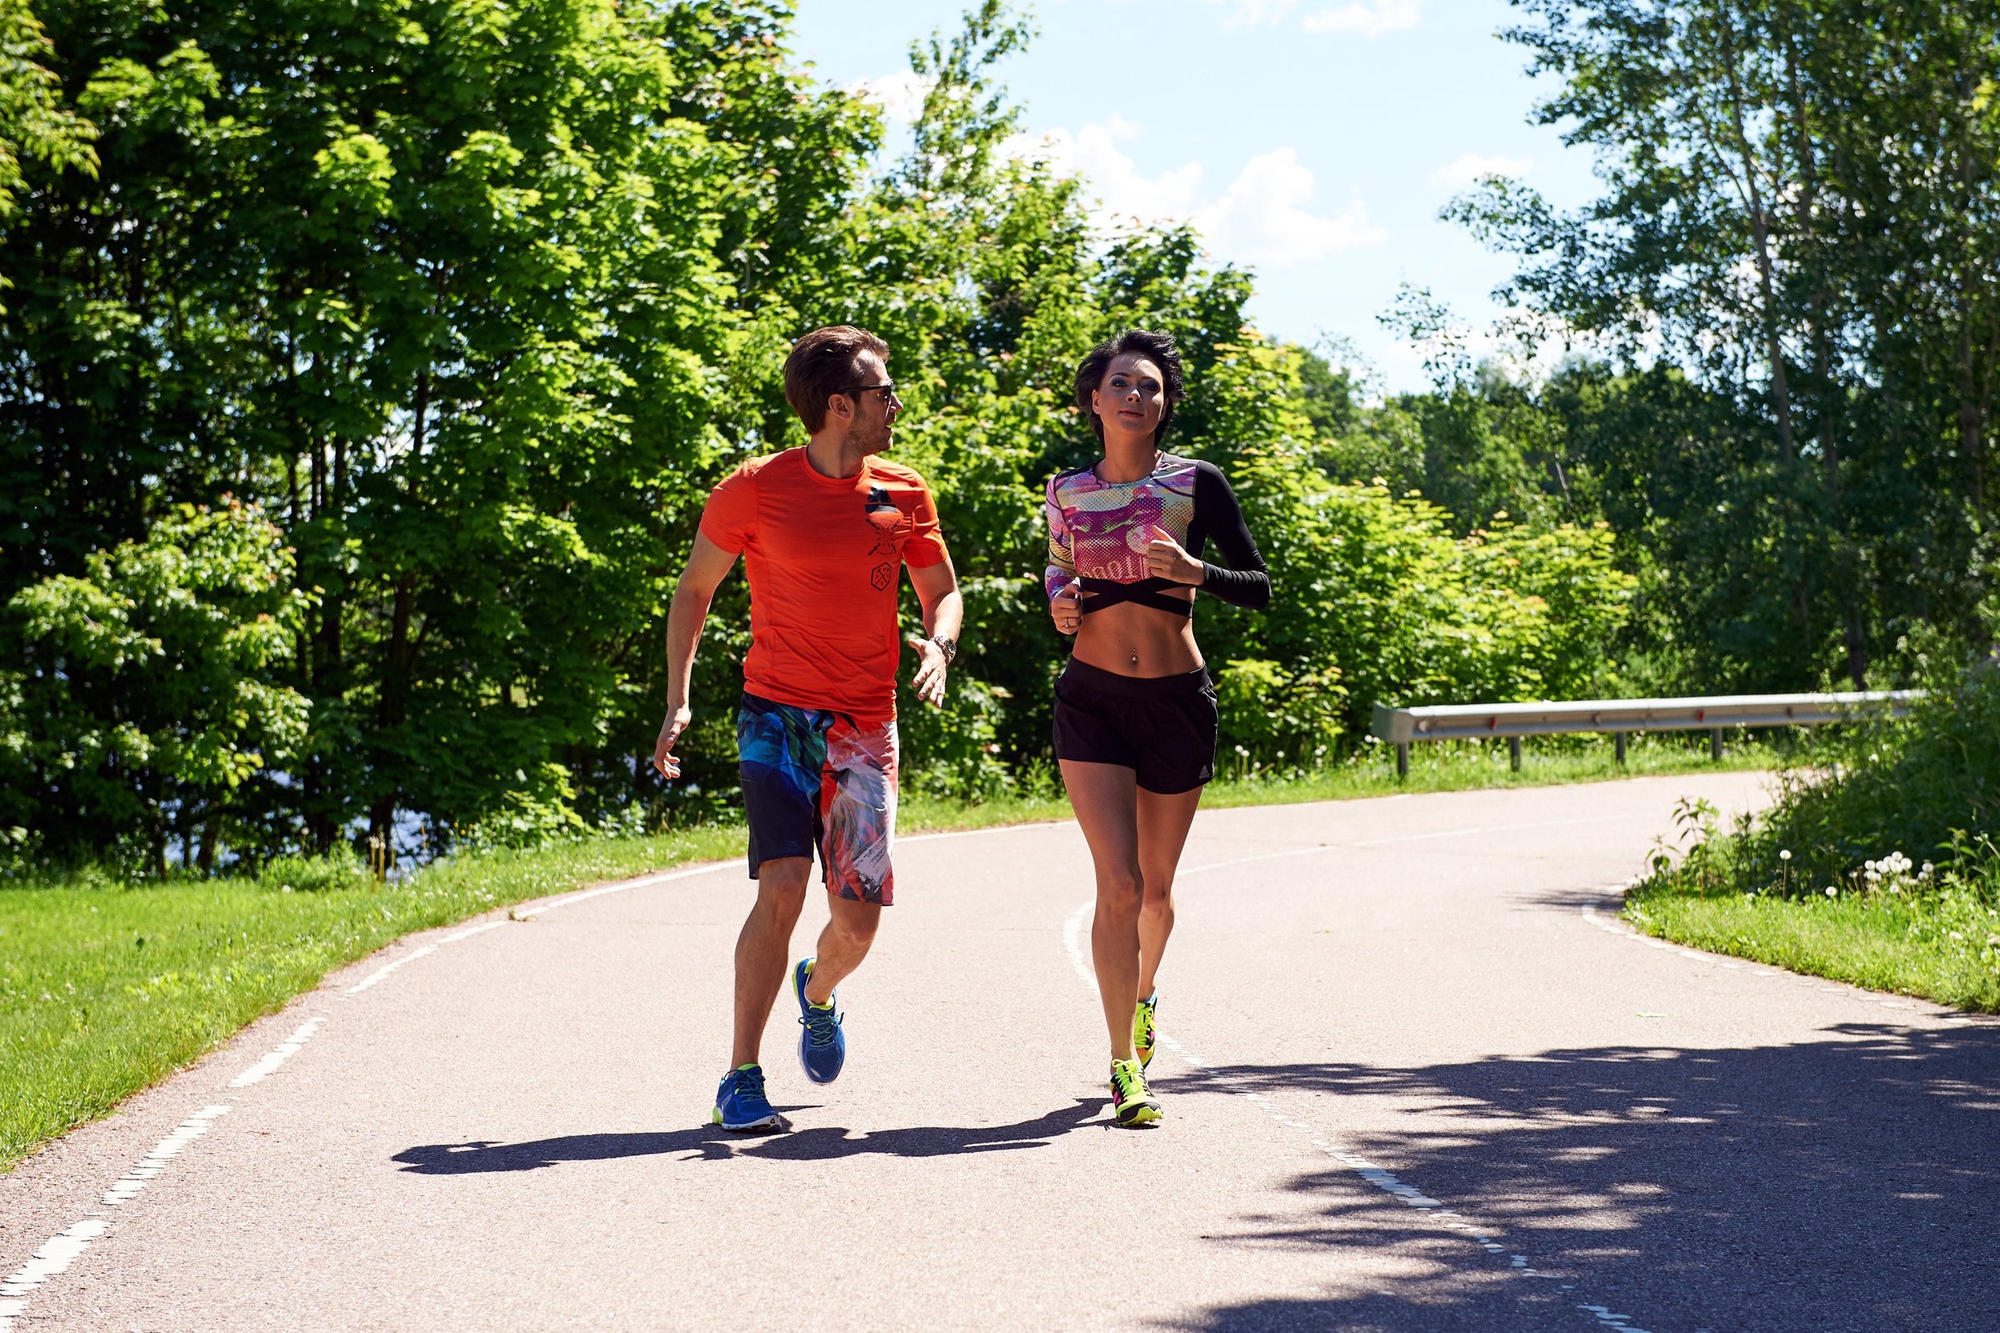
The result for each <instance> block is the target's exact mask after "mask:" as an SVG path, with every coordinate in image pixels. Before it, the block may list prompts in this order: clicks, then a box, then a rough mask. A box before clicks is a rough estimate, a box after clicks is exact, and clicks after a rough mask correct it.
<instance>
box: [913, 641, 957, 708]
mask: <svg viewBox="0 0 2000 1333" xmlns="http://www.w3.org/2000/svg"><path fill="white" fill-rule="evenodd" d="M910 647H912V648H914V649H916V650H917V656H918V657H920V658H922V659H923V660H922V661H920V662H919V663H918V664H917V675H916V679H914V680H912V681H911V682H910V687H911V688H912V689H914V690H916V692H917V697H918V698H919V699H922V700H923V701H924V702H925V703H927V704H929V705H930V706H931V707H933V708H939V707H942V706H943V705H944V673H945V668H946V667H947V666H949V665H950V664H949V663H947V662H946V661H945V660H944V649H942V648H940V647H938V646H937V645H936V644H934V643H932V642H931V641H930V640H929V639H926V638H921V637H919V636H918V635H915V634H912V635H911V636H910Z"/></svg>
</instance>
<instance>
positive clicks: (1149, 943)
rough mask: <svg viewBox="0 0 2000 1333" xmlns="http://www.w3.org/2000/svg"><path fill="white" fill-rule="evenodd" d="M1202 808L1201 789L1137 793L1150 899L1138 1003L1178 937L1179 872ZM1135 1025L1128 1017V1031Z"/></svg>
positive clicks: (1142, 926)
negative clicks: (1176, 888) (1169, 940)
mask: <svg viewBox="0 0 2000 1333" xmlns="http://www.w3.org/2000/svg"><path fill="white" fill-rule="evenodd" d="M1200 804H1201V788H1200V787H1196V788H1195V789H1194V790H1193V791H1181V792H1175V793H1174V794H1173V795H1171V796H1166V795H1162V794H1161V793H1159V792H1156V791H1147V790H1146V789H1145V788H1144V787H1140V788H1138V809H1137V811H1136V812H1135V813H1136V815H1137V821H1136V822H1137V825H1138V831H1139V878H1140V880H1141V882H1142V883H1143V884H1144V885H1145V899H1144V901H1143V902H1142V903H1141V904H1140V907H1139V989H1138V990H1137V991H1135V992H1134V993H1133V1003H1134V1004H1136V1003H1138V1001H1139V1000H1141V999H1144V998H1145V997H1146V996H1148V995H1151V994H1152V993H1153V989H1154V983H1155V980H1156V974H1157V973H1158V972H1159V970H1160V955H1161V954H1163V953H1165V952H1166V951H1167V936H1169V935H1171V934H1173V933H1174V871H1175V870H1177V869H1178V868H1179V867H1180V863H1181V848H1183V847H1185V846H1186V845H1187V836H1188V826H1189V825H1190V824H1192V823H1194V812H1195V807H1196V806H1198V805H1200ZM1131 1023H1132V1019H1131V1016H1130V1015H1127V1016H1126V1019H1125V1024H1126V1026H1127V1027H1130V1026H1131Z"/></svg>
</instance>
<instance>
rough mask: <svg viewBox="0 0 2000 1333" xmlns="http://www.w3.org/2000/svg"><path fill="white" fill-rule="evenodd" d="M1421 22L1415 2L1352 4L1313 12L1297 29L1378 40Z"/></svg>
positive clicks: (1361, 0) (1396, 0)
mask: <svg viewBox="0 0 2000 1333" xmlns="http://www.w3.org/2000/svg"><path fill="white" fill-rule="evenodd" d="M1422 18H1423V13H1422V10H1421V7H1420V5H1419V4H1418V0H1355V3H1353V4H1347V5H1341V6H1339V7H1337V8H1334V9H1319V10H1314V11H1313V12H1312V13H1310V14H1308V15H1306V16H1305V18H1303V19H1301V20H1300V22H1299V26H1300V27H1302V28H1304V29H1305V30H1306V31H1307V32H1358V33H1360V34H1361V35H1362V36H1363V37H1380V36H1381V35H1382V34H1383V33H1385V32H1400V31H1401V30H1402V29H1404V28H1414V27H1416V26H1417V24H1418V22H1419V21H1421V20H1422Z"/></svg>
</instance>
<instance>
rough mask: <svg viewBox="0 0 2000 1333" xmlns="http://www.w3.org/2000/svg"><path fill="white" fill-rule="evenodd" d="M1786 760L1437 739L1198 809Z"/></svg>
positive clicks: (1038, 800) (1238, 778) (1033, 816)
mask: <svg viewBox="0 0 2000 1333" xmlns="http://www.w3.org/2000/svg"><path fill="white" fill-rule="evenodd" d="M1782 758H1783V756H1782V754H1781V753H1780V751H1778V750H1777V749H1774V748H1773V747H1772V746H1770V745H1765V744H1756V743H1746V744H1738V745H1733V746H1732V747H1731V748H1729V749H1728V750H1726V751H1724V753H1723V756H1722V759H1721V760H1720V761H1719V762H1718V761H1715V760H1711V759H1710V758H1709V757H1708V741H1707V739H1706V737H1704V738H1702V739H1701V740H1700V741H1699V742H1698V743H1697V742H1695V741H1692V740H1689V739H1687V738H1684V737H1676V736H1645V735H1641V736H1635V737H1633V738H1632V740H1631V742H1630V744H1629V746H1628V748H1627V753H1626V761H1625V764H1624V766H1623V767H1620V766H1619V764H1618V761H1617V759H1616V758H1615V757H1614V754H1613V750H1612V746H1611V742H1610V741H1609V739H1608V738H1601V737H1595V736H1577V737H1560V738H1551V739H1550V740H1549V741H1546V742H1544V741H1541V740H1539V739H1538V740H1536V741H1533V742H1530V743H1529V745H1528V746H1527V747H1526V753H1524V754H1523V755H1522V759H1521V771H1520V772H1518V773H1517V772H1514V771H1513V769H1512V768H1511V766H1510V761H1509V759H1508V756H1507V747H1506V745H1504V744H1497V743H1493V742H1488V741H1437V742H1432V743H1429V744H1426V745H1417V746H1413V747H1411V751H1410V775H1409V776H1408V777H1407V778H1398V777H1397V776H1396V756H1395V751H1394V750H1393V748H1391V747H1390V746H1387V745H1382V746H1372V747H1370V748H1369V749H1368V750H1367V751H1364V752H1363V754H1362V756H1361V757H1360V758H1358V759H1356V760H1354V761H1352V762H1349V763H1345V764H1341V765H1338V766H1336V767H1332V768H1325V769H1321V770H1319V771H1317V772H1309V773H1291V774H1284V773H1280V774H1264V773H1253V774H1229V773H1226V772H1225V774H1224V775H1223V776H1222V777H1219V778H1217V779H1216V780H1215V781H1214V782H1212V783H1210V784H1209V786H1208V789H1207V790H1206V791H1204V792H1203V793H1202V795H1201V804H1202V808H1203V809H1208V810H1217V809H1228V808H1230V807H1232V806H1242V805H1297V804H1301V803H1303V802H1306V801H1350V800H1358V799H1360V798H1363V797H1369V796H1399V795H1404V794H1407V793H1412V792H1440V791H1476V790H1482V789H1485V788H1501V787H1553V786H1559V785H1562V784H1565V783H1574V782H1610V781H1613V780H1615V779H1618V778H1639V777H1660V776H1665V775H1669V774H1675V773H1724V772H1753V771H1757V770H1761V769H1767V768H1771V767H1773V766H1775V765H1776V764H1778V763H1779V762H1780V761H1781V760H1782ZM1069 817H1070V810H1069V802H1068V801H1067V800H1066V799H1064V798H1063V797H1062V796H1061V795H1060V794H1049V795H1042V796H1007V797H1002V798H1000V799H998V800H994V801H987V802H980V803H978V804H970V805H968V804H966V803H964V802H957V801H944V800H938V799H936V798H934V797H928V796H922V795H917V794H914V793H913V794H911V795H909V796H906V797H905V798H904V800H903V803H902V805H901V806H900V807H899V809H898V813H897V821H898V825H899V827H900V828H902V829H904V830H907V831H909V832H913V833H914V832H921V831H923V830H926V829H965V828H986V827H989V826H993V825H999V824H1025V823H1032V822H1035V821H1038V820H1050V819H1068V818H1069Z"/></svg>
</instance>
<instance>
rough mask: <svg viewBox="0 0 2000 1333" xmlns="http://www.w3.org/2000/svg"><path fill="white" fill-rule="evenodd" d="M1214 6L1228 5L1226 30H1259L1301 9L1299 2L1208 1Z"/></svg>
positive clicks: (1274, 0) (1255, 0) (1273, 0)
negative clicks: (1258, 28)
mask: <svg viewBox="0 0 2000 1333" xmlns="http://www.w3.org/2000/svg"><path fill="white" fill-rule="evenodd" d="M1208 2H1209V3H1210V4H1212V5H1228V6H1229V16H1228V17H1227V18H1225V19H1223V20H1222V26H1223V27H1225V28H1257V27H1262V26H1263V25H1264V24H1267V23H1279V22H1282V21H1284V19H1286V18H1287V17H1289V16H1290V14H1291V12H1292V11H1293V10H1294V9H1297V8H1298V7H1299V5H1298V0H1208Z"/></svg>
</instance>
